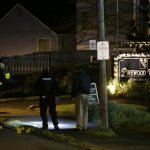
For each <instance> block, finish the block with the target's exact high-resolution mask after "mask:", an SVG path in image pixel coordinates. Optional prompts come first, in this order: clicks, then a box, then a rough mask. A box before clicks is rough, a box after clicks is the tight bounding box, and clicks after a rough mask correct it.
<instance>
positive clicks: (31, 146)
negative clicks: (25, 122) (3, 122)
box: [0, 129, 81, 150]
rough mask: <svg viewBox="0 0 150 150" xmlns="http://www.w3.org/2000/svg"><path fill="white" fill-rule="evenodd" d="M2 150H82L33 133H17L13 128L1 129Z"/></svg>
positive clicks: (0, 141)
mask: <svg viewBox="0 0 150 150" xmlns="http://www.w3.org/2000/svg"><path fill="white" fill-rule="evenodd" d="M0 149H1V150H50V149H51V150H66V149H67V150H81V149H80V148H78V147H75V146H73V145H70V144H67V143H64V142H60V141H56V140H53V139H47V138H43V137H40V136H34V135H31V134H17V132H16V131H14V130H12V129H1V130H0Z"/></svg>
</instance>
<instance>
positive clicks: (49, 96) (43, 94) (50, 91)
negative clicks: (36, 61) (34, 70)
mask: <svg viewBox="0 0 150 150" xmlns="http://www.w3.org/2000/svg"><path fill="white" fill-rule="evenodd" d="M35 88H36V91H37V92H38V95H39V97H40V101H39V107H40V116H41V118H42V121H43V127H42V128H43V129H48V118H47V109H48V108H49V114H50V116H51V120H52V122H53V125H54V129H55V130H59V127H58V121H57V112H56V102H55V97H56V95H57V94H58V84H57V82H56V80H55V78H54V76H53V75H52V74H50V72H49V70H48V68H44V69H43V71H42V74H41V75H40V76H39V78H38V79H37V81H36V84H35Z"/></svg>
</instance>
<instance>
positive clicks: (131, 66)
mask: <svg viewBox="0 0 150 150" xmlns="http://www.w3.org/2000/svg"><path fill="white" fill-rule="evenodd" d="M118 77H119V79H120V81H125V80H128V79H130V78H132V79H133V80H135V81H144V80H147V79H148V78H150V56H149V55H136V54H135V55H126V56H123V57H120V58H119V59H118Z"/></svg>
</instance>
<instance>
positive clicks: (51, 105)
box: [39, 96, 58, 127]
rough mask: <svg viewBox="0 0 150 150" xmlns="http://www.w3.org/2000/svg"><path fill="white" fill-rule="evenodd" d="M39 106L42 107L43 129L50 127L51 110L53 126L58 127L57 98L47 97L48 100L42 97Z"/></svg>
mask: <svg viewBox="0 0 150 150" xmlns="http://www.w3.org/2000/svg"><path fill="white" fill-rule="evenodd" d="M39 106H40V116H41V118H42V121H43V127H48V117H47V110H49V114H50V116H51V120H52V123H53V125H54V126H57V125H58V122H57V113H56V103H55V97H54V96H47V97H46V98H42V97H41V96H40V102H39Z"/></svg>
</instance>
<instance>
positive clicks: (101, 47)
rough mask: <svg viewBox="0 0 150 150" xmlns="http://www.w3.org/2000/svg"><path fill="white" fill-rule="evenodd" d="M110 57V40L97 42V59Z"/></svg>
mask: <svg viewBox="0 0 150 150" xmlns="http://www.w3.org/2000/svg"><path fill="white" fill-rule="evenodd" d="M108 59H109V42H108V41H99V42H97V60H108Z"/></svg>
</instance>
